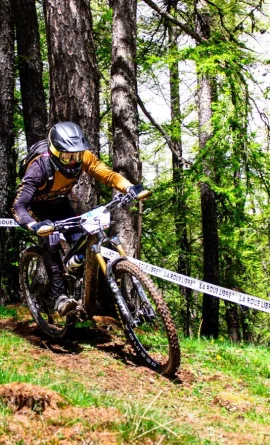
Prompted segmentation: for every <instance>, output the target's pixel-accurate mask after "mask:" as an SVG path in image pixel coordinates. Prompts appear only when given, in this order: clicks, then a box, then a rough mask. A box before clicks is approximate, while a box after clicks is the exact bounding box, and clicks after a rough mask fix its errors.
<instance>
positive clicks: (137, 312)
mask: <svg viewBox="0 0 270 445" xmlns="http://www.w3.org/2000/svg"><path fill="white" fill-rule="evenodd" d="M114 275H115V281H116V283H117V289H118V290H119V291H120V294H121V296H122V297H123V298H124V300H125V304H124V305H122V304H117V309H118V313H119V316H120V319H121V322H122V325H123V328H124V331H125V334H126V337H127V339H128V340H129V342H130V343H131V345H132V346H133V348H134V350H135V351H136V353H137V355H138V356H139V357H140V358H141V359H142V361H143V362H144V363H145V364H146V365H147V366H148V367H150V368H152V369H154V370H156V371H157V372H159V373H161V374H164V375H166V376H173V375H175V372H176V371H177V369H178V368H179V366H180V346H179V341H178V336H177V331H176V328H175V325H174V322H173V320H172V317H171V314H170V311H169V309H168V306H167V304H166V303H165V301H164V300H163V298H162V296H161V295H160V292H159V291H158V289H157V288H156V286H155V285H154V283H153V282H152V280H151V279H150V278H149V277H148V276H147V275H146V274H145V273H144V272H143V271H142V270H141V269H139V268H138V267H137V266H136V265H134V264H133V263H131V262H129V261H125V260H123V261H120V262H118V263H116V265H115V266H114ZM127 312H128V317H127ZM127 318H128V319H129V320H127Z"/></svg>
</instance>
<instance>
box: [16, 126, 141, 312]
mask: <svg viewBox="0 0 270 445" xmlns="http://www.w3.org/2000/svg"><path fill="white" fill-rule="evenodd" d="M37 144H39V146H42V147H43V148H44V153H42V154H40V155H38V156H37V157H35V158H34V160H33V161H32V162H30V164H29V166H28V167H27V170H26V172H25V175H24V177H23V179H22V181H21V183H20V185H19V188H18V191H17V194H16V196H15V199H14V202H13V206H12V209H11V210H12V214H13V216H14V218H15V220H16V222H17V223H18V224H19V225H20V226H21V227H23V228H27V229H29V230H31V231H33V232H34V233H37V231H38V229H40V228H41V227H42V226H45V225H48V224H49V223H50V222H52V221H57V220H60V219H65V218H70V217H73V216H76V212H75V210H74V209H73V207H72V205H71V203H70V201H69V199H68V195H69V193H70V192H71V189H72V187H73V186H74V184H75V183H76V182H77V181H78V179H79V177H80V175H81V173H82V172H83V171H85V172H86V173H87V174H88V175H89V176H91V177H93V178H95V179H97V180H98V181H100V182H102V183H104V184H106V185H108V186H110V187H113V188H115V189H117V190H119V191H120V192H127V191H130V192H131V193H132V194H133V195H134V196H136V195H137V194H138V193H139V192H140V191H142V190H143V187H142V186H141V185H133V184H132V183H131V182H129V181H128V180H127V179H125V178H124V177H123V176H122V175H120V174H119V173H116V172H113V171H112V170H111V169H110V168H109V167H107V166H106V165H105V164H104V163H102V162H101V161H100V160H98V158H97V157H96V156H95V155H94V154H93V153H92V152H91V151H90V144H89V142H88V140H87V139H86V138H85V136H84V135H83V133H82V130H81V128H80V127H79V126H78V125H76V124H75V123H73V122H60V123H57V124H55V125H54V126H53V127H52V128H51V129H50V131H49V135H48V140H46V139H44V140H42V141H40V142H38V143H37ZM31 148H33V147H31ZM46 157H47V162H48V158H49V160H50V165H51V168H52V172H53V181H52V184H51V186H50V187H49V190H48V187H47V184H48V174H47V172H46V163H45V162H44V161H45V160H46V159H45V158H46ZM80 234H81V229H78V228H74V229H72V230H70V231H69V232H67V234H66V240H67V242H68V243H69V244H70V243H73V242H75V241H76V240H77V239H78V238H79V236H80ZM51 238H52V237H44V238H43V239H42V243H43V254H44V255H43V258H44V264H45V268H46V271H47V274H48V278H49V282H50V292H51V295H50V296H49V298H51V297H52V300H53V304H54V310H55V311H58V313H59V314H60V316H64V315H66V314H67V313H69V312H70V311H71V310H72V309H74V308H75V307H76V305H77V302H76V300H74V299H72V298H69V297H68V296H67V295H66V290H65V286H64V281H63V278H62V272H63V266H62V261H61V257H60V252H59V246H60V244H59V239H58V240H56V241H55V240H54V241H53V242H52V239H51Z"/></svg>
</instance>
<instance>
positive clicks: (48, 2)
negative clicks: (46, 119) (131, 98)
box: [44, 0, 99, 212]
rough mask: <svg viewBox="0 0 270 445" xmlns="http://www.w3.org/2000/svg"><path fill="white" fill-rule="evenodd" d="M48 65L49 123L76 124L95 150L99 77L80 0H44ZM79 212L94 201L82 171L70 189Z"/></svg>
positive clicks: (89, 182) (86, 14) (94, 191)
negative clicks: (77, 181)
mask: <svg viewBox="0 0 270 445" xmlns="http://www.w3.org/2000/svg"><path fill="white" fill-rule="evenodd" d="M44 6H45V17H46V30H47V31H46V32H47V40H48V49H49V65H50V126H52V125H53V124H55V123H56V122H59V121H72V122H75V123H76V124H78V125H80V127H81V128H82V130H83V132H84V133H85V135H86V136H87V137H88V138H89V140H90V143H91V146H92V147H91V150H92V151H93V152H94V153H95V154H98V153H99V92H98V87H99V76H98V69H97V64H96V57H95V49H94V42H93V35H92V17H91V12H90V9H89V7H88V5H87V2H85V1H84V0H45V1H44ZM73 191H74V193H73V194H72V200H73V203H74V204H75V206H76V208H77V210H78V211H79V212H83V211H86V210H89V207H93V206H94V205H96V203H97V199H98V192H97V187H96V184H95V181H94V179H92V178H89V177H88V176H87V175H86V174H83V175H82V176H81V178H80V180H79V183H78V184H77V185H76V186H75V188H74V189H73Z"/></svg>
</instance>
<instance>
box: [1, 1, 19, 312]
mask: <svg viewBox="0 0 270 445" xmlns="http://www.w3.org/2000/svg"><path fill="white" fill-rule="evenodd" d="M13 108H14V33H13V17H12V11H11V5H10V1H9V0H1V2H0V165H1V175H0V217H2V218H3V217H5V216H7V215H8V214H9V207H10V194H9V192H10V191H14V189H15V176H16V168H15V159H14V152H13V150H12V149H13V146H14V136H13ZM10 230H12V229H4V228H1V229H0V303H3V302H5V301H7V300H8V299H9V297H10V295H9V294H10V290H11V284H12V283H14V282H15V281H16V275H17V274H16V270H15V271H14V269H13V266H12V260H11V255H12V253H10V251H9V249H10V247H11V244H12V238H11V233H10ZM16 269H17V268H16ZM13 272H15V273H13Z"/></svg>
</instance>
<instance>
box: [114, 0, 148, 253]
mask: <svg viewBox="0 0 270 445" xmlns="http://www.w3.org/2000/svg"><path fill="white" fill-rule="evenodd" d="M111 3H112V7H113V34H112V39H113V40H112V68H111V82H112V129H113V169H114V170H115V171H117V172H119V173H120V174H122V175H123V176H125V177H126V178H127V179H128V180H129V181H130V182H132V183H134V184H136V183H138V182H139V181H140V180H141V164H140V161H139V136H138V110H137V99H136V97H137V83H136V63H135V57H136V10H137V1H136V0H130V1H129V2H126V1H125V0H113V1H112V2H111ZM114 220H115V221H116V224H115V226H114V231H115V232H119V233H120V238H121V239H122V241H123V244H124V245H125V248H126V250H127V252H128V254H129V255H131V256H137V252H138V245H139V243H138V212H131V211H130V210H129V209H127V210H125V209H124V210H121V211H120V212H115V215H114Z"/></svg>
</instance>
